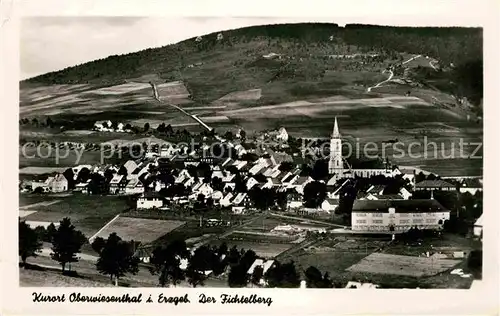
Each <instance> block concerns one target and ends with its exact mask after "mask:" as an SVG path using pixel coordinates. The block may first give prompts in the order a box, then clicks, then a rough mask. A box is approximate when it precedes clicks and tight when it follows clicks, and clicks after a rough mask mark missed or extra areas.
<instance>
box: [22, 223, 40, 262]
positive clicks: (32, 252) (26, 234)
mask: <svg viewBox="0 0 500 316" xmlns="http://www.w3.org/2000/svg"><path fill="white" fill-rule="evenodd" d="M41 248H42V243H41V242H40V239H39V236H38V235H37V233H36V232H35V230H34V229H32V228H31V227H30V226H29V225H28V224H26V222H25V221H21V220H20V221H19V256H20V257H21V260H22V262H23V266H24V267H25V268H26V259H27V258H28V257H36V256H37V254H36V252H37V251H38V250H40V249H41Z"/></svg>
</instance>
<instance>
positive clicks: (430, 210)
mask: <svg viewBox="0 0 500 316" xmlns="http://www.w3.org/2000/svg"><path fill="white" fill-rule="evenodd" d="M448 219H450V211H449V210H447V209H445V208H444V207H443V206H442V205H441V204H439V202H438V201H436V200H432V199H430V200H426V199H421V200H356V201H355V202H354V205H353V208H352V214H351V224H352V230H354V231H374V232H395V233H398V232H399V233H400V232H404V231H407V230H409V229H410V228H412V227H417V228H418V229H441V228H442V226H443V224H444V222H445V221H446V220H448Z"/></svg>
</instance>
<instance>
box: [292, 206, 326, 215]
mask: <svg viewBox="0 0 500 316" xmlns="http://www.w3.org/2000/svg"><path fill="white" fill-rule="evenodd" d="M296 212H297V214H298V215H305V216H318V215H319V214H321V213H323V214H324V213H328V212H326V211H324V210H323V209H321V208H310V207H301V208H298V209H297V210H296Z"/></svg>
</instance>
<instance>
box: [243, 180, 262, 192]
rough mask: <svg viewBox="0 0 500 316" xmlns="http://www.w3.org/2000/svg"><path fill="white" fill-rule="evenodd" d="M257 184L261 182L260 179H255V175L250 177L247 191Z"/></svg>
mask: <svg viewBox="0 0 500 316" xmlns="http://www.w3.org/2000/svg"><path fill="white" fill-rule="evenodd" d="M257 184H259V181H257V180H255V178H253V177H250V178H248V180H247V183H246V186H247V191H249V190H250V189H251V188H253V187H254V186H255V185H257Z"/></svg>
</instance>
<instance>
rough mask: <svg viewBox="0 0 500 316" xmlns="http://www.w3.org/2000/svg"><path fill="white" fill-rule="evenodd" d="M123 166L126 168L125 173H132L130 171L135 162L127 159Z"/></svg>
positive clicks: (134, 167) (133, 167) (135, 165)
mask: <svg viewBox="0 0 500 316" xmlns="http://www.w3.org/2000/svg"><path fill="white" fill-rule="evenodd" d="M123 167H124V168H125V169H126V170H127V174H132V172H134V170H135V169H136V168H137V163H136V162H135V161H133V160H128V161H127V162H126V163H125V164H124V165H123Z"/></svg>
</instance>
